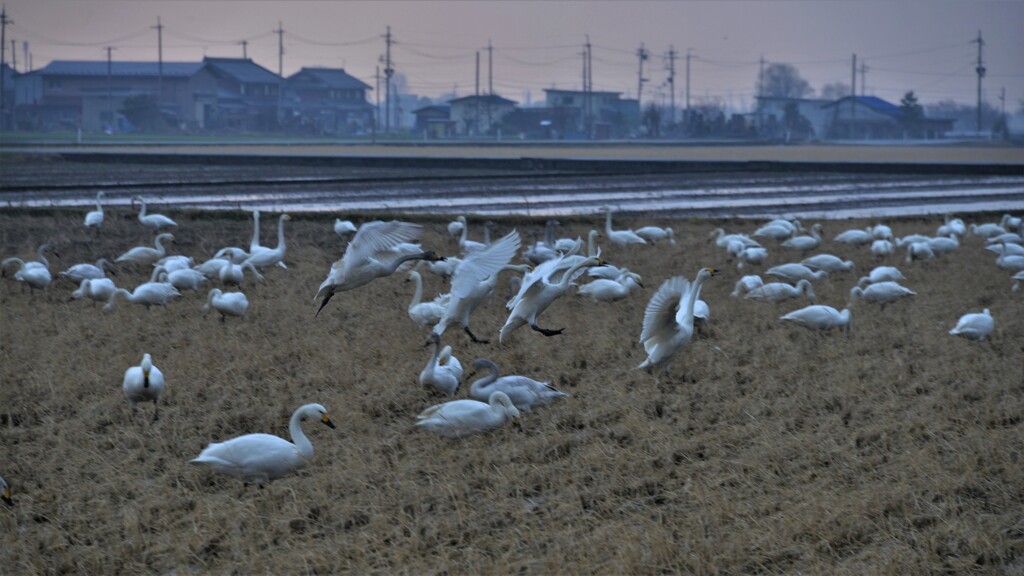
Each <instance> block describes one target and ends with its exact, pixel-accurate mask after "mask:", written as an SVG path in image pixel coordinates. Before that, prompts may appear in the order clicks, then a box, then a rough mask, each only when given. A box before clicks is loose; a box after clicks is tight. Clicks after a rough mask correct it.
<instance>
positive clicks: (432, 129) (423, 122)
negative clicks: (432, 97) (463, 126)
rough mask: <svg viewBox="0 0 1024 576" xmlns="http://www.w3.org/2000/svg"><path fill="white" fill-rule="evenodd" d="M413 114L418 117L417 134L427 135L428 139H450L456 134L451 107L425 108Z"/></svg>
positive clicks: (415, 129) (435, 106)
mask: <svg viewBox="0 0 1024 576" xmlns="http://www.w3.org/2000/svg"><path fill="white" fill-rule="evenodd" d="M412 113H413V115H414V116H415V117H416V126H415V127H414V131H415V132H416V133H417V134H426V135H427V137H428V138H448V137H450V136H452V135H454V134H455V122H453V121H452V117H451V114H452V109H451V106H443V105H442V106H438V105H434V106H424V107H423V108H419V109H417V110H413V112H412Z"/></svg>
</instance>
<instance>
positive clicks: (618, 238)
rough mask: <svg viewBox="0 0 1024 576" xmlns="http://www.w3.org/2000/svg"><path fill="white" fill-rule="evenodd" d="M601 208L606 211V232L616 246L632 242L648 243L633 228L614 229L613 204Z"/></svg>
mask: <svg viewBox="0 0 1024 576" xmlns="http://www.w3.org/2000/svg"><path fill="white" fill-rule="evenodd" d="M601 210H603V211H604V213H605V220H604V234H605V236H607V237H608V239H609V240H611V241H612V244H615V245H616V246H628V245H630V244H647V241H646V240H644V239H643V238H641V237H640V236H638V235H637V233H636V232H633V231H632V230H613V229H612V208H611V206H602V207H601Z"/></svg>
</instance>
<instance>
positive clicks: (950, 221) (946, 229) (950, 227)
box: [935, 214, 967, 237]
mask: <svg viewBox="0 0 1024 576" xmlns="http://www.w3.org/2000/svg"><path fill="white" fill-rule="evenodd" d="M950 234H956V235H957V236H961V237H962V236H963V235H965V234H967V226H966V225H965V224H964V221H963V220H961V219H959V218H950V215H949V214H946V216H945V221H944V223H943V224H942V226H939V228H938V230H936V231H935V235H936V236H949V235H950Z"/></svg>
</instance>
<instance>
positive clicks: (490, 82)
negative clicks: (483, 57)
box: [487, 38, 494, 94]
mask: <svg viewBox="0 0 1024 576" xmlns="http://www.w3.org/2000/svg"><path fill="white" fill-rule="evenodd" d="M487 93H488V94H494V46H491V40H490V38H488V39H487Z"/></svg>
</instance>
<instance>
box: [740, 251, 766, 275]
mask: <svg viewBox="0 0 1024 576" xmlns="http://www.w3.org/2000/svg"><path fill="white" fill-rule="evenodd" d="M767 259H768V250H767V249H766V248H761V247H760V246H747V247H745V248H743V250H740V253H739V254H737V255H736V269H737V270H742V269H743V268H744V267H745V266H746V265H747V264H758V265H760V264H764V261H765V260H767Z"/></svg>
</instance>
